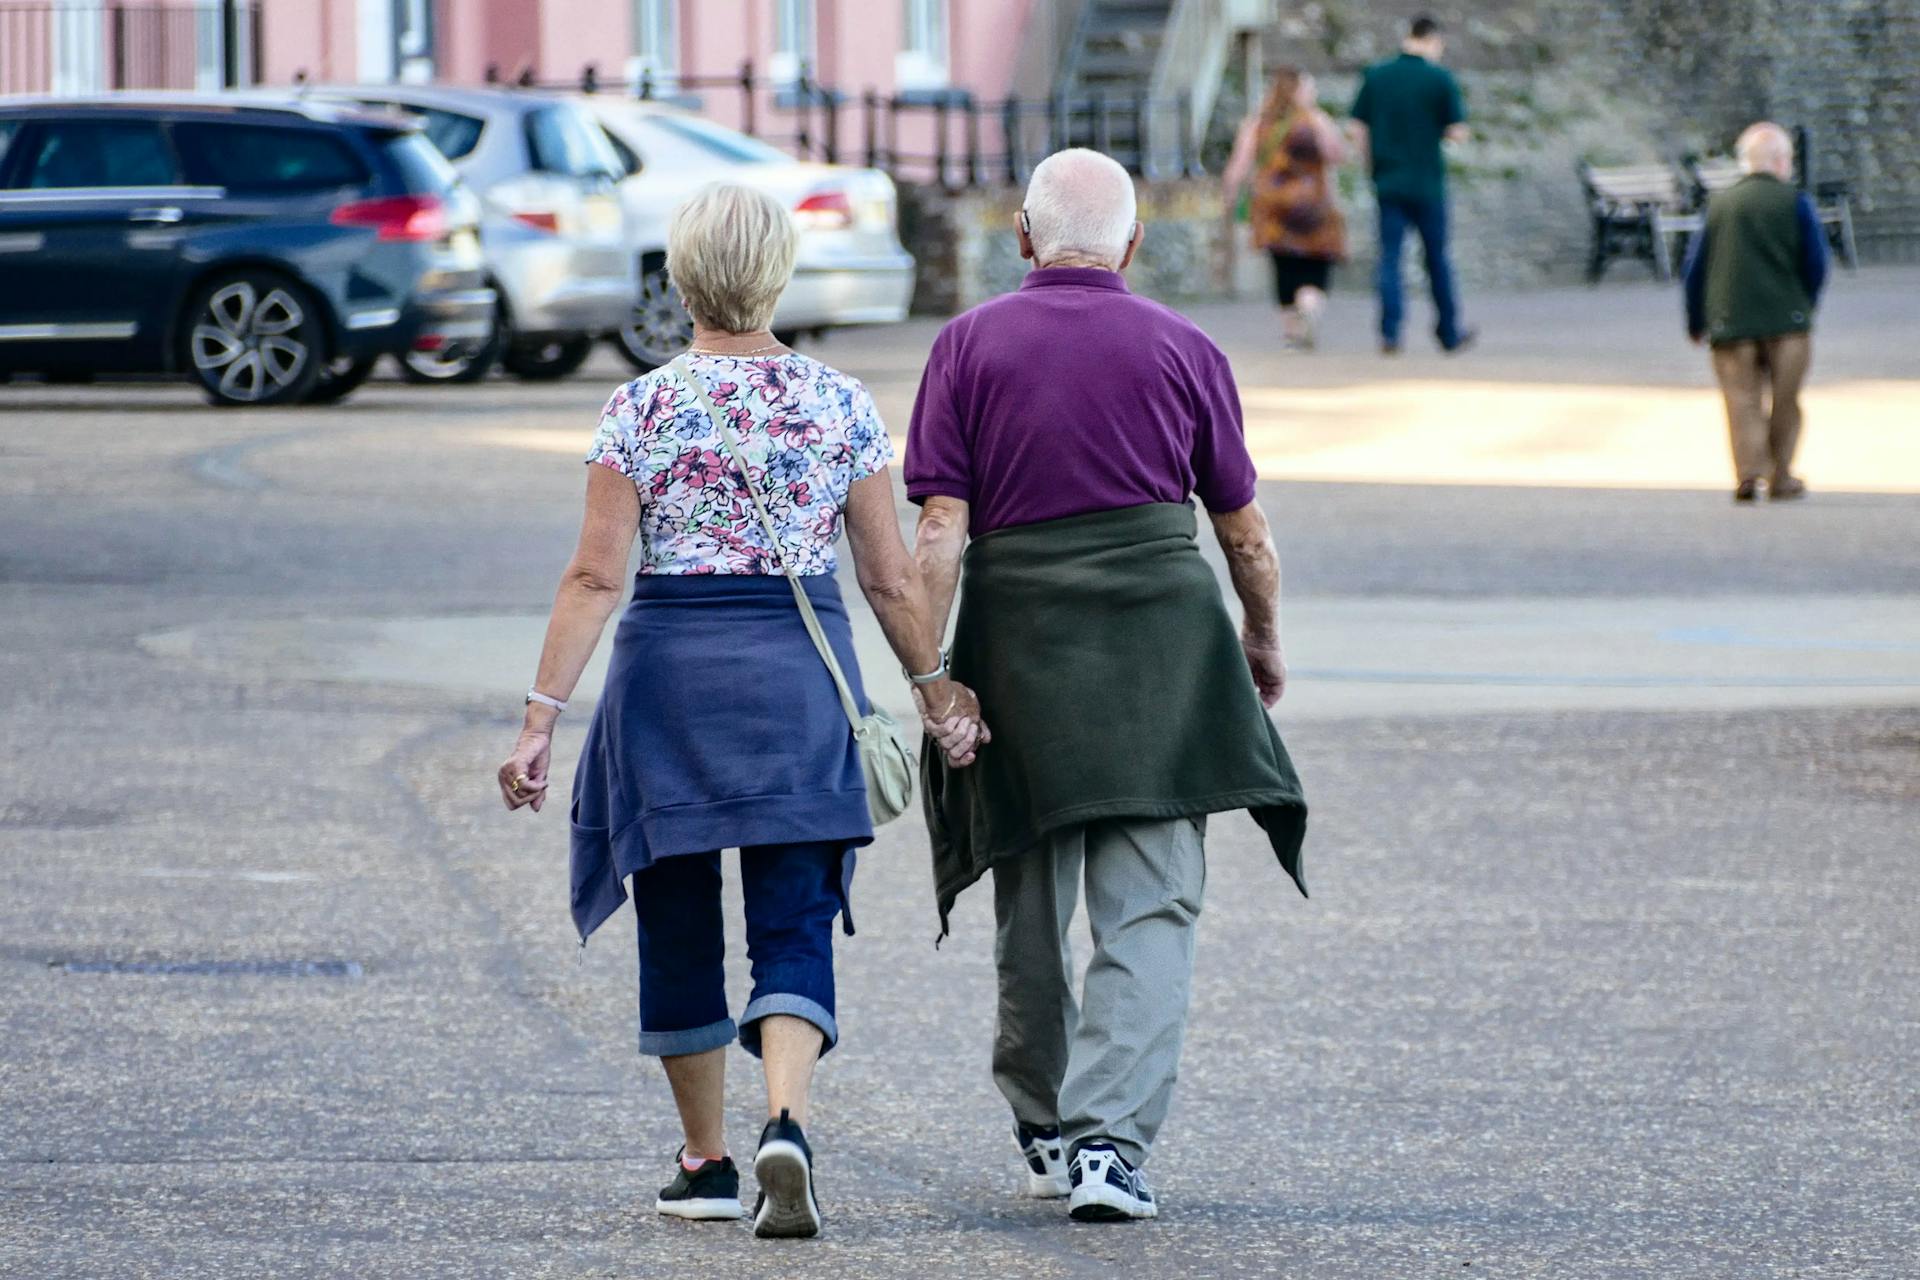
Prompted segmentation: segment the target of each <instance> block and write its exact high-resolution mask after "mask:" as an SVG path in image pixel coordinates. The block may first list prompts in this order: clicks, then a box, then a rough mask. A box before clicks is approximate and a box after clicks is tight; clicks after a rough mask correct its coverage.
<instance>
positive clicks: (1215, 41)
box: [1147, 0, 1245, 168]
mask: <svg viewBox="0 0 1920 1280" xmlns="http://www.w3.org/2000/svg"><path fill="white" fill-rule="evenodd" d="M1244 7H1245V6H1244V5H1233V6H1230V5H1229V3H1228V0H1175V3H1174V6H1173V12H1172V13H1171V14H1170V15H1169V16H1168V18H1167V28H1166V34H1165V35H1164V36H1163V37H1162V38H1161V42H1160V56H1159V57H1158V58H1157V59H1156V60H1155V62H1154V67H1153V79H1152V81H1151V82H1150V84H1149V87H1148V89H1147V96H1148V97H1150V98H1161V99H1177V98H1184V99H1185V100H1186V101H1187V102H1188V103H1189V108H1188V111H1187V113H1186V116H1185V119H1184V120H1181V121H1179V122H1177V125H1176V127H1177V128H1185V129H1186V130H1187V131H1188V136H1187V137H1185V138H1180V137H1178V136H1172V135H1171V134H1170V131H1169V130H1167V129H1166V128H1156V129H1155V130H1154V131H1153V133H1152V135H1151V136H1150V139H1149V142H1148V146H1147V150H1148V152H1149V154H1150V156H1151V157H1152V160H1153V164H1154V167H1156V168H1157V167H1159V162H1160V160H1161V159H1162V158H1163V157H1166V156H1168V155H1171V154H1174V153H1176V152H1179V151H1181V150H1183V149H1197V148H1198V147H1199V145H1200V142H1201V140H1202V139H1203V138H1204V137H1205V136H1206V132H1207V125H1208V123H1209V122H1210V121H1211V120H1212V119H1213V108H1214V104H1215V102H1216V101H1217V100H1218V99H1219V95H1220V80H1221V76H1222V75H1223V73H1224V72H1225V71H1226V67H1227V55H1228V53H1229V52H1230V51H1231V50H1232V47H1233V34H1234V30H1235V28H1236V25H1237V19H1238V18H1239V16H1240V13H1239V11H1240V9H1242V8H1244Z"/></svg>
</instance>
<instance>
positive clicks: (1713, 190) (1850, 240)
mask: <svg viewBox="0 0 1920 1280" xmlns="http://www.w3.org/2000/svg"><path fill="white" fill-rule="evenodd" d="M1745 176H1746V174H1745V171H1743V170H1742V169H1741V168H1740V162H1739V161H1738V160H1735V159H1734V158H1733V157H1732V156H1707V157H1704V158H1695V159H1692V160H1689V161H1688V162H1687V177H1688V180H1689V182H1690V183H1691V184H1692V187H1693V200H1692V210H1691V211H1690V212H1688V213H1683V214H1680V215H1678V216H1675V217H1669V218H1665V219H1663V220H1662V233H1661V237H1660V240H1661V243H1660V254H1661V256H1662V257H1663V258H1664V259H1665V260H1666V263H1667V271H1668V272H1669V273H1670V272H1671V271H1672V270H1673V264H1674V263H1675V262H1677V261H1678V260H1679V257H1680V255H1679V254H1678V253H1676V249H1677V247H1678V246H1677V245H1676V243H1675V242H1676V241H1683V240H1685V239H1687V238H1691V237H1693V236H1695V235H1698V234H1699V233H1700V231H1701V229H1702V228H1703V227H1705V226H1706V225H1707V202H1708V201H1709V200H1711V199H1712V198H1713V197H1714V196H1715V195H1717V194H1718V193H1720V192H1722V191H1725V190H1726V189H1727V188H1728V187H1731V186H1732V185H1733V184H1734V183H1736V182H1738V181H1740V179H1741V178H1743V177H1745ZM1810 194H1811V195H1812V196H1813V208H1814V212H1815V213H1817V214H1819V215H1820V225H1821V227H1822V228H1823V229H1824V230H1825V231H1826V233H1827V242H1828V243H1829V244H1830V245H1832V246H1833V250H1834V252H1835V253H1836V254H1838V255H1839V258H1840V261H1841V262H1842V263H1844V264H1845V265H1846V266H1847V268H1848V269H1849V270H1851V269H1852V268H1854V267H1856V266H1858V265H1859V262H1860V257H1859V246H1858V245H1857V244H1856V242H1855V241H1854V236H1853V198H1852V195H1851V194H1850V193H1849V191H1848V189H1847V184H1846V183H1844V182H1823V183H1821V184H1820V185H1819V186H1818V187H1816V188H1814V190H1813V191H1812V192H1811V193H1810Z"/></svg>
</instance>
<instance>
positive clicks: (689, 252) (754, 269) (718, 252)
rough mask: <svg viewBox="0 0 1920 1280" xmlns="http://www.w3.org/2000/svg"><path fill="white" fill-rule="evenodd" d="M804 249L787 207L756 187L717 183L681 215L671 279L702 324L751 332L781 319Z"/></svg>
mask: <svg viewBox="0 0 1920 1280" xmlns="http://www.w3.org/2000/svg"><path fill="white" fill-rule="evenodd" d="M799 248H800V232H799V229H798V228H797V227H796V226H794V222H793V215H792V214H790V213H788V212H787V209H786V206H785V205H783V204H781V203H780V202H779V201H778V200H775V199H774V198H773V197H772V196H770V195H768V194H766V193H765V192H763V191H755V190H754V189H753V188H752V187H743V186H740V185H739V184H737V183H732V182H716V183H713V184H712V185H710V186H706V187H703V188H701V189H700V190H699V191H697V192H695V193H694V194H693V195H692V196H690V197H689V198H688V199H687V201H686V203H684V204H682V205H681V206H680V207H679V208H678V209H675V210H674V211H673V221H672V222H671V223H669V224H668V226H667V274H668V275H669V276H671V277H672V278H673V283H674V287H675V288H677V289H679V290H680V297H681V298H682V299H683V300H684V301H685V302H686V304H687V310H688V311H689V312H691V313H692V314H693V318H694V319H695V320H698V321H699V322H700V323H701V324H703V325H705V326H707V327H708V328H710V329H724V330H726V331H727V332H728V333H750V332H752V331H753V330H755V329H764V328H766V327H767V325H768V324H769V323H770V322H771V321H772V320H773V308H774V304H776V303H777V302H779V301H780V295H781V293H782V292H784V291H785V289H786V287H787V281H788V280H790V279H792V278H793V259H794V255H795V254H796V253H798V251H799Z"/></svg>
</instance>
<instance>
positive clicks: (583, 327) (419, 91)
mask: <svg viewBox="0 0 1920 1280" xmlns="http://www.w3.org/2000/svg"><path fill="white" fill-rule="evenodd" d="M306 94H307V95H308V96H313V97H327V98H336V99H338V98H347V99H351V100H353V101H355V102H361V103H366V104H369V105H380V106H387V107H392V108H396V109H398V110H400V111H403V112H405V113H407V114H409V115H414V116H418V117H420V119H421V121H422V124H423V127H424V129H425V131H426V135H427V138H428V139H429V140H430V141H431V142H432V143H433V144H434V145H435V146H436V147H438V148H439V149H440V151H441V153H442V154H443V155H445V156H446V157H447V159H449V160H451V161H452V162H453V166H454V168H455V170H456V171H458V173H459V174H460V177H461V178H462V179H463V180H464V182H465V183H466V185H467V186H468V187H469V188H471V189H472V190H473V191H474V193H475V194H476V195H478V196H479V198H480V206H481V211H482V212H481V222H480V243H481V248H482V250H483V252H484V253H485V255H486V260H487V266H488V269H489V272H490V274H491V276H492V280H491V281H490V283H492V284H493V286H494V287H495V288H496V289H497V290H498V291H499V294H500V317H499V320H500V323H499V326H498V329H497V331H496V338H495V341H494V342H493V343H492V344H491V345H489V346H488V347H486V348H484V349H481V350H479V351H476V352H470V353H449V354H447V355H445V356H439V355H436V354H434V353H430V352H418V353H415V354H414V355H412V356H409V357H408V358H407V361H406V364H407V371H408V373H409V375H410V376H412V377H414V378H417V379H425V380H433V381H462V382H464V381H471V380H474V379H477V378H480V377H482V376H484V375H485V374H486V372H487V370H488V369H489V368H490V367H491V366H492V364H493V362H494V360H495V359H496V358H497V359H498V360H499V361H500V363H501V364H502V365H503V366H504V367H505V368H506V369H507V371H508V372H510V373H514V374H517V375H519V376H520V377H523V378H560V377H565V376H566V375H567V374H569V373H572V372H573V371H574V370H575V369H578V368H579V367H580V365H581V364H582V363H583V362H584V361H585V360H586V358H587V356H588V355H589V354H590V353H591V352H592V350H593V343H594V341H595V340H596V339H598V338H601V337H606V336H610V335H615V334H617V333H619V332H620V331H621V330H622V329H623V328H624V327H625V326H626V325H627V324H628V323H629V322H630V321H631V318H632V313H633V305H634V299H635V297H636V296H637V294H638V279H637V268H638V264H637V262H636V260H635V258H634V255H633V252H632V250H631V248H630V247H629V246H630V244H631V241H632V235H631V233H630V232H629V230H628V228H627V226H626V215H625V212H624V210H623V208H622V202H621V200H620V197H619V195H618V192H617V188H616V183H617V181H618V179H619V176H620V175H621V173H622V172H623V166H622V164H621V161H620V158H619V156H618V155H617V154H616V153H615V151H614V150H613V148H612V147H611V146H610V145H609V144H608V142H607V139H606V136H605V134H604V133H602V131H601V130H600V129H599V128H597V127H596V124H595V121H594V119H593V117H592V116H591V115H589V114H588V113H587V112H586V111H585V110H583V109H582V108H581V107H580V106H578V105H577V104H576V103H573V102H570V101H566V100H564V99H560V98H554V97H549V96H546V95H542V94H537V93H528V92H525V91H520V90H507V89H454V88H443V87H440V86H428V85H421V86H415V85H361V86H353V87H347V88H330V89H311V90H307V91H306Z"/></svg>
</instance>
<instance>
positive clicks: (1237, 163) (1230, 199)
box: [1220, 116, 1260, 212]
mask: <svg viewBox="0 0 1920 1280" xmlns="http://www.w3.org/2000/svg"><path fill="white" fill-rule="evenodd" d="M1259 131H1260V121H1259V118H1258V117H1256V116H1248V117H1247V118H1246V119H1245V120H1243V121H1241V122H1240V132H1239V133H1237V134H1235V135H1234V139H1233V154H1232V155H1231V156H1230V157H1228V159H1227V167H1226V168H1225V169H1223V170H1222V171H1221V173H1220V189H1221V195H1222V196H1224V197H1225V199H1226V203H1227V209H1228V211H1229V212H1231V211H1232V210H1233V207H1234V206H1235V205H1236V204H1238V203H1239V200H1240V188H1242V187H1244V186H1246V185H1247V179H1248V178H1251V177H1252V176H1253V152H1254V143H1255V141H1256V139H1257V138H1258V137H1259Z"/></svg>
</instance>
